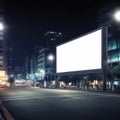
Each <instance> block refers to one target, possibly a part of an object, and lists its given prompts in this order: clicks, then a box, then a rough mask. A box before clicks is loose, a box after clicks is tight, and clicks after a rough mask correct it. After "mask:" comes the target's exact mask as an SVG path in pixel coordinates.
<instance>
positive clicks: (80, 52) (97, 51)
mask: <svg viewBox="0 0 120 120" xmlns="http://www.w3.org/2000/svg"><path fill="white" fill-rule="evenodd" d="M96 69H102V29H98V30H96V31H94V32H91V33H89V34H87V35H84V36H81V37H79V38H76V39H74V40H72V41H69V42H67V43H65V44H62V45H59V46H57V47H56V73H67V72H77V71H87V70H96Z"/></svg>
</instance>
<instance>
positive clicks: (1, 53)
mask: <svg viewBox="0 0 120 120" xmlns="http://www.w3.org/2000/svg"><path fill="white" fill-rule="evenodd" d="M3 13H4V12H3V0H0V67H1V68H6V55H5V54H6V47H5V39H4V19H3Z"/></svg>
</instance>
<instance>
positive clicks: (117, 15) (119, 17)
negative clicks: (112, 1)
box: [113, 9, 120, 22]
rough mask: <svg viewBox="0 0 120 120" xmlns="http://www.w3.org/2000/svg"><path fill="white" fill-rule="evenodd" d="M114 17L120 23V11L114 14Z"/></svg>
mask: <svg viewBox="0 0 120 120" xmlns="http://www.w3.org/2000/svg"><path fill="white" fill-rule="evenodd" d="M113 17H114V19H115V20H116V21H117V22H120V9H118V10H116V11H115V12H114V14H113Z"/></svg>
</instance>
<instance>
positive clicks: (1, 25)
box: [0, 22, 4, 30]
mask: <svg viewBox="0 0 120 120" xmlns="http://www.w3.org/2000/svg"><path fill="white" fill-rule="evenodd" d="M3 29H4V26H3V23H1V22H0V30H3Z"/></svg>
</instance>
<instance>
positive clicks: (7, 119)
mask: <svg viewBox="0 0 120 120" xmlns="http://www.w3.org/2000/svg"><path fill="white" fill-rule="evenodd" d="M0 111H1V112H2V113H1V118H0V120H15V119H14V118H13V117H12V115H11V114H10V113H9V112H8V110H7V109H6V108H5V106H4V105H3V103H2V101H0Z"/></svg>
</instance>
